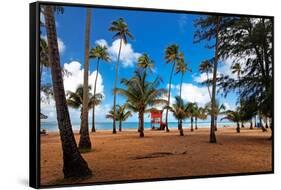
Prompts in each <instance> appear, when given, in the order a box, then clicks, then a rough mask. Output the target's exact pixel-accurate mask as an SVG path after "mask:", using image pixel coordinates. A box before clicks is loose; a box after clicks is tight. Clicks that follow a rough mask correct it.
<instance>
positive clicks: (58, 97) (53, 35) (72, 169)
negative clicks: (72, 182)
mask: <svg viewBox="0 0 281 190" xmlns="http://www.w3.org/2000/svg"><path fill="white" fill-rule="evenodd" d="M43 9H44V12H43V14H44V16H45V23H46V32H47V40H48V57H49V60H50V63H52V64H51V74H52V84H53V89H54V100H55V104H56V110H57V122H58V128H59V132H60V133H59V134H60V139H61V145H62V153H63V173H64V177H65V178H77V177H78V178H81V177H86V176H90V175H91V174H92V172H91V170H90V169H89V167H88V164H87V162H86V161H85V160H84V159H83V157H82V156H81V154H80V152H79V150H78V148H77V144H76V142H75V138H74V134H73V131H72V126H71V121H70V117H69V112H68V108H67V105H66V97H65V91H64V85H63V77H62V69H61V67H60V56H59V51H58V41H57V32H56V25H55V18H54V11H53V6H43Z"/></svg>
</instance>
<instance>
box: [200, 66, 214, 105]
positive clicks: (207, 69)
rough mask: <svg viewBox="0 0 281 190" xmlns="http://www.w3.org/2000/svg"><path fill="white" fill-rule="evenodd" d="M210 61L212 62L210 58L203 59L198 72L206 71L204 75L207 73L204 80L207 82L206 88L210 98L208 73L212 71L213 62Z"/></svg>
mask: <svg viewBox="0 0 281 190" xmlns="http://www.w3.org/2000/svg"><path fill="white" fill-rule="evenodd" d="M211 62H212V60H205V61H203V62H202V63H201V64H200V65H199V71H200V73H206V75H207V81H206V82H207V88H208V93H209V97H210V99H212V94H211V90H210V77H209V73H211V72H212V71H213V64H212V63H211Z"/></svg>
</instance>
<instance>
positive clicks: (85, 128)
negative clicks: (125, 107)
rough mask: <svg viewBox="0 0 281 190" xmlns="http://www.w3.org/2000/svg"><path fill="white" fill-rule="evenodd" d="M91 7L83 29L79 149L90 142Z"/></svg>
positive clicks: (86, 147) (90, 145) (84, 147)
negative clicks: (83, 50) (81, 111)
mask: <svg viewBox="0 0 281 190" xmlns="http://www.w3.org/2000/svg"><path fill="white" fill-rule="evenodd" d="M91 14H92V13H91V9H90V8H87V15H86V30H85V54H84V84H83V87H84V89H83V114H82V121H83V122H82V129H81V135H80V141H79V149H86V150H87V149H91V147H92V144H91V140H90V136H89V120H88V118H89V109H88V102H89V90H88V86H89V48H90V25H91Z"/></svg>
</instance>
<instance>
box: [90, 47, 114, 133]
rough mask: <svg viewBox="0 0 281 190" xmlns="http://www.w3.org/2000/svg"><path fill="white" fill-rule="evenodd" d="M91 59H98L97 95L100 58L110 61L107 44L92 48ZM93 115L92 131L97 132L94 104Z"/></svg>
mask: <svg viewBox="0 0 281 190" xmlns="http://www.w3.org/2000/svg"><path fill="white" fill-rule="evenodd" d="M89 56H90V59H97V67H96V78H95V84H94V96H95V95H96V89H97V81H98V74H99V63H100V60H102V61H105V62H108V61H110V57H109V54H108V52H107V47H106V46H101V45H97V46H96V47H94V48H92V49H91V50H90V55H89ZM92 108H93V112H92V113H93V117H92V132H96V127H95V105H93V107H92Z"/></svg>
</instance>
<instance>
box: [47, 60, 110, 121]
mask: <svg viewBox="0 0 281 190" xmlns="http://www.w3.org/2000/svg"><path fill="white" fill-rule="evenodd" d="M64 68H65V69H66V70H67V71H68V72H71V74H70V75H64V78H63V80H64V89H65V91H66V92H67V91H75V90H76V88H77V87H78V86H79V85H81V84H83V73H84V69H83V68H82V67H81V64H80V63H79V62H78V61H72V62H70V63H65V64H64ZM96 73H97V72H96V71H93V72H92V73H89V85H91V86H92V91H91V92H92V93H93V92H94V89H93V86H94V82H95V76H96ZM96 92H97V93H101V94H103V95H104V86H103V79H102V76H101V74H100V73H99V74H98V79H97V89H96ZM104 99H105V96H104ZM109 109H110V106H109V105H99V106H97V107H96V119H97V120H104V116H105V114H106V113H107V112H108V110H109ZM41 112H42V113H44V114H45V115H47V116H48V120H49V121H56V109H55V101H54V99H50V101H49V102H41ZM69 113H70V115H71V119H72V121H79V120H80V109H73V108H69ZM91 115H92V114H89V117H90V119H91ZM89 121H91V120H89Z"/></svg>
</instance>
